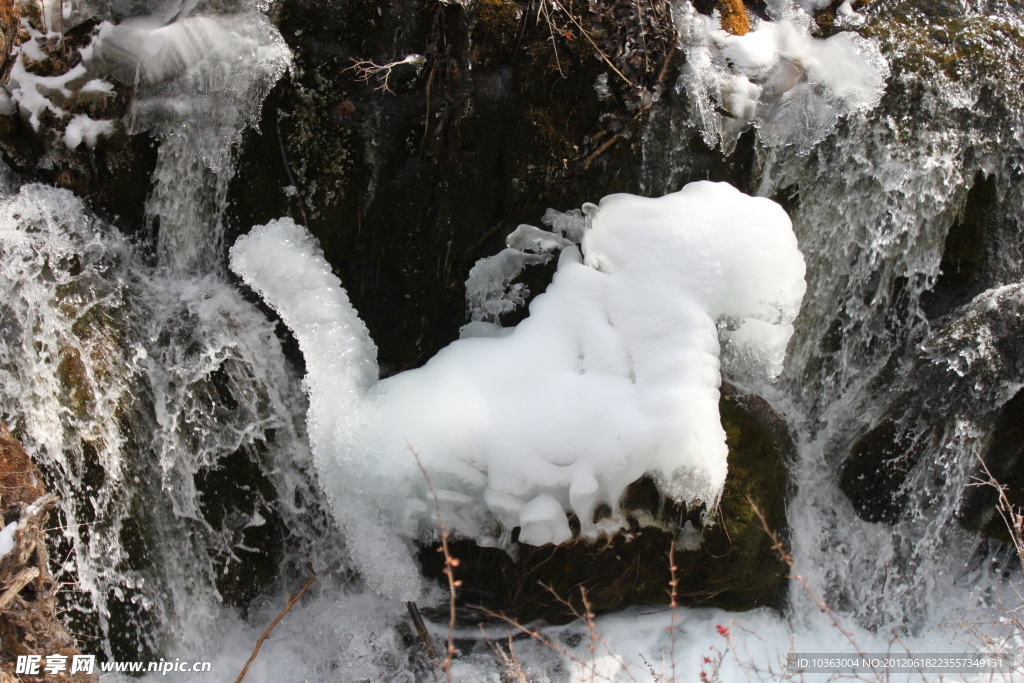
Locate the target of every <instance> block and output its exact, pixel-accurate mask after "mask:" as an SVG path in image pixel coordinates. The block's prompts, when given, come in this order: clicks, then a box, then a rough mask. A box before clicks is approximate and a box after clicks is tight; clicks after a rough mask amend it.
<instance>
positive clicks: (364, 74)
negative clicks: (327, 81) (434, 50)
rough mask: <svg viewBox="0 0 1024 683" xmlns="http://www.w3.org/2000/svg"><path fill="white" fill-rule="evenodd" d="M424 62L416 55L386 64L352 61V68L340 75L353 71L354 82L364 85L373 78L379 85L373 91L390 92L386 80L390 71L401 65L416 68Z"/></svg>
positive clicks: (360, 60)
mask: <svg viewBox="0 0 1024 683" xmlns="http://www.w3.org/2000/svg"><path fill="white" fill-rule="evenodd" d="M426 61H427V58H426V57H424V56H423V55H417V54H412V55H406V56H405V59H399V60H397V61H394V62H388V63H387V64H377V63H375V62H371V61H367V60H362V59H353V60H352V66H350V67H348V68H347V69H344V70H343V71H342V73H344V72H345V71H354V72H355V76H356V80H357V81H363V82H364V83H369V82H370V79H371V78H375V79H377V82H378V83H379V85H377V86H376V87H375V88H374V90H383V91H385V92H392V90H391V88H390V87H389V86H388V79H389V78H391V71H392V70H393V69H394V68H395V67H397V66H402V65H403V64H413V65H416V66H418V65H420V64H425V63H426Z"/></svg>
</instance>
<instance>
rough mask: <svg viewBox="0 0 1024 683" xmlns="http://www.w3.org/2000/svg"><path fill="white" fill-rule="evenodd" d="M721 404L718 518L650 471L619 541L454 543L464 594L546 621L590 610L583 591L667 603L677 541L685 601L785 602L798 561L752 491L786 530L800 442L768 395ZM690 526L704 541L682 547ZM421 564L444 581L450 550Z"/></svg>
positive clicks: (730, 398)
mask: <svg viewBox="0 0 1024 683" xmlns="http://www.w3.org/2000/svg"><path fill="white" fill-rule="evenodd" d="M719 408H720V411H721V415H722V424H723V426H724V427H725V430H726V440H727V443H728V446H729V475H728V478H727V480H726V485H725V491H724V493H723V495H722V500H721V503H720V506H719V509H718V511H717V512H715V513H713V514H712V515H711V516H712V518H713V523H711V524H704V523H702V519H703V517H704V515H705V513H706V510H704V509H703V507H701V508H699V509H690V510H688V509H687V508H686V506H685V505H680V504H677V503H675V502H674V501H672V500H669V499H666V498H665V497H663V496H662V495H661V494H660V493H659V492H658V489H657V485H656V484H655V482H654V481H653V480H652V479H651V478H650V477H643V478H641V479H639V480H638V481H636V482H634V483H633V484H631V485H630V486H629V487H628V488H627V489H626V492H625V493H624V494H623V498H622V500H621V501H620V505H621V507H622V509H623V511H624V513H625V516H626V518H627V520H628V525H627V528H625V529H624V530H623V531H621V532H620V533H618V534H617V535H615V536H614V537H613V538H611V539H603V540H600V541H598V542H596V543H591V542H588V541H585V540H576V541H572V542H569V543H566V544H563V545H560V546H552V545H547V546H542V547H533V546H527V545H520V546H519V547H518V557H516V558H513V557H511V556H510V555H508V554H507V553H505V551H503V550H499V549H495V548H480V547H478V546H477V545H476V544H475V543H474V542H473V541H469V540H456V541H455V542H454V543H452V544H451V547H452V554H453V555H454V556H455V557H457V558H459V560H460V565H459V567H458V569H457V570H456V577H457V578H459V579H461V580H462V581H463V584H462V587H461V588H460V593H459V599H460V601H461V602H462V603H464V604H467V605H474V604H476V605H485V606H487V607H488V608H490V609H494V610H504V611H509V612H512V613H514V615H515V617H516V618H517V619H518V620H519V621H520V622H524V623H525V622H528V621H531V620H533V619H537V618H543V619H545V620H547V621H549V622H553V623H565V622H569V621H572V620H574V619H575V618H576V615H575V614H574V612H573V610H576V612H578V613H581V614H582V613H583V612H584V611H585V610H584V608H583V603H582V592H581V589H584V590H585V591H586V596H587V601H588V602H589V604H590V606H591V608H592V609H593V610H594V611H595V612H604V611H608V610H612V609H616V608H620V607H625V606H626V605H634V604H666V603H668V601H669V592H668V591H669V581H670V580H671V576H670V572H669V561H668V553H669V549H670V547H671V544H672V541H673V539H677V545H678V546H679V547H677V550H676V554H675V560H676V565H677V566H678V568H679V569H678V573H677V578H678V580H679V584H678V587H677V591H678V597H679V602H680V604H683V605H704V606H715V607H722V608H725V609H729V610H747V609H752V608H755V607H762V606H776V607H777V606H780V605H781V603H782V601H783V599H784V591H785V587H786V576H787V574H788V567H787V566H786V565H785V564H783V563H782V562H780V560H779V558H778V556H777V555H776V553H775V552H774V551H773V550H772V548H771V545H772V543H771V540H770V539H769V537H768V536H767V535H766V534H765V531H764V529H763V525H762V523H761V520H760V519H758V517H757V515H756V514H755V512H754V510H753V508H752V507H751V505H750V502H749V499H753V500H754V502H755V503H756V504H757V506H758V507H759V508H760V510H761V511H762V513H763V514H764V515H765V518H766V520H767V523H768V525H769V526H770V527H771V528H772V529H774V530H775V531H778V532H779V533H780V534H783V535H784V534H785V531H786V528H787V527H786V507H785V506H786V504H785V500H786V490H787V466H788V463H789V462H790V459H791V458H792V457H793V455H794V446H793V442H792V439H791V437H790V435H789V433H788V430H787V427H786V425H785V423H784V422H783V420H782V419H781V418H779V417H778V416H777V415H776V414H775V413H774V412H773V411H772V409H771V407H770V406H769V405H768V403H767V402H766V401H765V400H764V399H762V398H760V397H757V396H751V395H743V394H740V393H738V392H737V391H736V389H735V388H733V387H731V386H729V385H724V386H723V392H722V400H721V402H720V404H719ZM684 527H685V528H686V530H685V531H683V528H684ZM577 529H578V524H576V525H575V526H574V531H575V530H577ZM696 530H700V531H696ZM691 534H692V536H694V537H696V536H700V537H701V540H700V544H699V546H697V547H695V548H694V549H684V547H683V546H686V545H687V544H686V540H687V539H690V538H691V536H690V535H691ZM691 540H692V539H691ZM420 562H421V564H422V566H423V571H424V574H425V575H426V576H428V577H429V578H432V579H435V580H438V581H439V582H440V580H441V579H443V578H444V577H443V575H442V573H441V570H442V569H443V568H444V564H443V557H442V556H441V554H440V553H438V552H437V547H436V546H433V547H429V548H424V549H423V550H422V552H421V553H420ZM556 596H557V597H556ZM559 598H561V600H560V599H559ZM562 600H564V601H566V602H567V603H569V604H568V605H567V604H565V602H562ZM569 605H571V607H570V606H569Z"/></svg>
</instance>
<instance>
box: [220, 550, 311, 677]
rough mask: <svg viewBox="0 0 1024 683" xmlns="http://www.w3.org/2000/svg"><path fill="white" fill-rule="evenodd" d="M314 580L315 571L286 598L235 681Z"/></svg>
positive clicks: (246, 670)
mask: <svg viewBox="0 0 1024 683" xmlns="http://www.w3.org/2000/svg"><path fill="white" fill-rule="evenodd" d="M306 566H307V567H309V571H311V572H312V571H313V566H312V565H311V564H309V563H308V562H307V563H306ZM314 581H316V572H313V576H311V577H310V578H309V581H307V582H306V585H305V586H303V587H302V590H300V591H299V592H298V593H296V594H295V595H292V596H290V597H289V598H288V604H287V605H285V606H284V609H283V610H281V613H280V614H278V615H277V618H276V619H274V621H272V622H271V623H270V626H268V627H267V630H266V631H264V632H263V635H261V636H260V639H259V640H257V641H256V647H254V648H253V649H252V654H251V655H249V661H247V662H246V663H245V666H244V667H242V673H240V674H238V678H236V679H235V683H239V681H241V680H242V679H243V678H245V674H246V673H248V671H249V666H250V665H251V664H252V662H253V660H254V659H256V655H258V654H259V652H260V647H262V646H263V641H265V640H266V639H267V638H269V637H270V632H271V631H273V630H274V627H275V626H277V624H278V622H280V621H281V620H282V619H284V615H286V614H288V612H289V611H291V609H292V606H293V605H294V604H295V603H296V602H298V601H299V598H301V597H302V596H303V594H304V593H305V592H306V591H307V590H309V587H310V586H312V585H313V582H314Z"/></svg>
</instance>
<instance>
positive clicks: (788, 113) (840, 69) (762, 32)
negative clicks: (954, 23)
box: [675, 0, 889, 154]
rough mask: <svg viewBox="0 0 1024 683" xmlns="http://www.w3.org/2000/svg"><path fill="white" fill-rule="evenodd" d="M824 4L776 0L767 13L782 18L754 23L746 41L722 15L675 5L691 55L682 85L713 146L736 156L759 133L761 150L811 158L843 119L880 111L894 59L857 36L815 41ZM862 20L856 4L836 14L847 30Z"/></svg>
mask: <svg viewBox="0 0 1024 683" xmlns="http://www.w3.org/2000/svg"><path fill="white" fill-rule="evenodd" d="M824 4H828V3H827V2H826V3H824ZM822 5H823V3H822V2H820V1H819V0H772V1H771V2H769V3H768V8H769V12H770V13H771V15H772V16H773V17H774V18H775V20H774V21H762V20H755V24H754V26H753V30H751V31H750V32H749V33H747V34H745V35H742V36H736V35H732V34H730V33H728V32H727V31H725V30H723V29H722V28H721V26H720V22H719V19H718V18H716V17H708V16H705V15H702V14H699V13H698V12H697V11H696V10H695V9H694V7H693V5H692V4H691V3H690V2H689V1H684V2H682V3H680V4H679V5H677V6H676V12H675V19H676V26H677V28H678V31H679V36H680V44H681V47H682V48H683V50H684V51H685V52H686V66H685V67H684V68H683V73H682V74H681V75H680V77H679V84H678V87H679V88H680V89H685V90H686V92H687V94H688V95H689V98H690V101H691V102H692V103H693V107H694V115H695V116H696V118H697V121H698V124H699V127H700V129H701V133H702V136H703V138H704V141H705V142H706V143H707V144H708V146H709V147H716V146H718V145H721V146H722V149H723V150H724V151H725V152H726V153H729V152H731V150H732V149H733V147H734V146H735V144H736V140H737V139H738V138H739V136H740V135H741V134H742V133H743V132H744V131H746V130H748V129H749V128H750V127H751V126H754V127H755V128H756V129H757V135H758V139H759V140H760V141H761V143H762V144H764V145H766V146H768V147H786V146H795V147H796V151H797V153H798V154H807V153H808V152H810V150H811V149H812V148H813V147H814V146H815V145H816V144H818V142H820V141H821V140H822V139H824V137H825V136H826V135H828V134H829V133H830V132H831V131H832V129H833V128H834V127H835V125H836V121H837V120H838V119H839V117H841V116H848V115H850V114H854V113H856V112H861V111H867V110H869V109H872V108H873V107H874V106H875V105H877V104H878V102H879V100H880V99H881V96H882V92H883V91H884V89H885V79H886V78H887V77H888V75H889V66H888V62H887V61H886V59H885V57H884V56H883V55H882V53H881V51H880V49H879V47H878V45H877V44H876V43H875V42H874V41H872V40H869V39H867V38H863V37H861V36H859V35H857V34H855V33H851V32H842V33H837V34H836V35H833V36H831V37H829V38H826V39H821V38H814V37H812V36H811V34H810V30H811V24H812V18H811V15H810V13H809V12H811V11H813V10H814V9H818V8H820V7H821V6H822ZM862 21H863V17H861V16H860V15H859V14H857V13H856V12H854V11H853V10H852V9H851V8H850V6H849V3H844V4H843V5H842V6H841V7H840V8H839V9H838V10H837V25H839V26H842V27H848V28H853V27H856V26H857V25H859V23H860V22H862Z"/></svg>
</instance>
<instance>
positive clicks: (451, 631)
mask: <svg viewBox="0 0 1024 683" xmlns="http://www.w3.org/2000/svg"><path fill="white" fill-rule="evenodd" d="M406 445H407V446H408V447H409V452H410V453H412V457H414V458H416V466H417V467H419V468H420V472H422V473H423V478H424V479H425V480H426V482H427V488H429V489H430V495H431V497H433V499H434V512H435V513H436V514H437V527H438V529H440V531H441V547H440V548H439V549H438V550H439V552H442V553H444V573H445V576H447V577H448V595H449V598H448V648H447V653H446V655H445V658H444V661H443V662H442V664H441V665H442V666H443V667H444V675H445V680H446V681H448V683H451V680H452V660H453V659H454V658H455V592H456V589H457V588H458V587H459V586H461V585H462V581H458V580H456V579H455V567H458V566H459V560H458V558H456V557H452V554H451V550H450V549H449V548H448V530H447V529H445V526H444V522H442V521H441V504H440V503H439V502H438V499H437V491H436V490H435V489H434V484H433V482H431V481H430V475H429V474H427V469H426V468H425V467H424V466H423V463H422V462H421V461H420V455H419V453H417V452H416V449H415V448H413V447H412V444H410V443H408V442H407V443H406Z"/></svg>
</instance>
